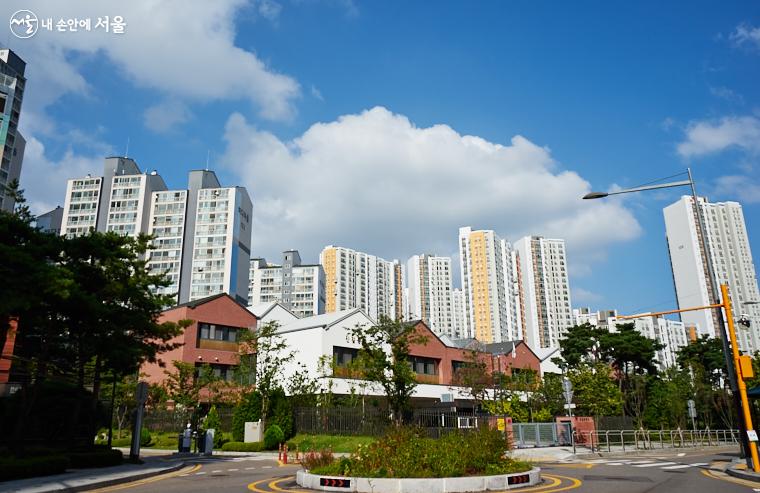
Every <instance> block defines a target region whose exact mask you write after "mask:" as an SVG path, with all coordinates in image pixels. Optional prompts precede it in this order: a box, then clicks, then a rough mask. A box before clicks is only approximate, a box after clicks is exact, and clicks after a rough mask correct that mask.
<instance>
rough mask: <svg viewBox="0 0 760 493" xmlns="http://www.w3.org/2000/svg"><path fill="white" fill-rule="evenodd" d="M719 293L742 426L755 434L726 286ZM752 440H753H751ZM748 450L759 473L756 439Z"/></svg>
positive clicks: (722, 285) (723, 285) (754, 467)
mask: <svg viewBox="0 0 760 493" xmlns="http://www.w3.org/2000/svg"><path fill="white" fill-rule="evenodd" d="M720 293H721V295H722V297H723V309H724V310H725V311H726V322H727V325H728V336H729V338H730V339H731V352H732V353H733V357H734V368H736V380H737V383H738V384H739V396H740V397H741V400H742V410H743V411H744V424H745V426H746V428H747V434H748V435H749V433H750V432H752V433H755V429H754V428H753V427H752V414H751V413H750V410H749V400H748V399H747V384H746V383H744V378H743V376H742V368H741V364H740V362H739V346H738V345H737V344H736V330H735V329H734V316H733V313H732V311H731V300H730V299H729V297H728V284H721V285H720ZM752 438H754V440H753V439H752ZM749 450H750V453H751V454H752V468H753V469H754V470H755V472H760V462H759V461H758V458H757V437H756V436H755V437H751V438H750V440H749Z"/></svg>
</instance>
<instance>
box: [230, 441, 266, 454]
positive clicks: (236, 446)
mask: <svg viewBox="0 0 760 493" xmlns="http://www.w3.org/2000/svg"><path fill="white" fill-rule="evenodd" d="M222 450H224V451H226V452H261V451H262V450H264V442H248V443H245V442H227V443H225V444H224V445H222Z"/></svg>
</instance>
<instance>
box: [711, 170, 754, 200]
mask: <svg viewBox="0 0 760 493" xmlns="http://www.w3.org/2000/svg"><path fill="white" fill-rule="evenodd" d="M715 194H716V195H718V196H724V197H729V198H730V200H738V201H739V202H741V203H742V204H758V203H760V182H758V181H757V179H755V178H752V177H750V176H746V175H727V176H721V177H719V178H718V179H717V181H716V186H715Z"/></svg>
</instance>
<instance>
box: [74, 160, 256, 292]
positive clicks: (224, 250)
mask: <svg viewBox="0 0 760 493" xmlns="http://www.w3.org/2000/svg"><path fill="white" fill-rule="evenodd" d="M188 183H189V184H188V188H187V189H185V190H167V187H166V184H165V183H164V181H163V179H162V178H161V176H159V175H158V174H157V173H156V172H155V171H153V172H150V173H142V172H141V171H140V169H139V167H138V166H137V163H135V161H134V160H132V159H130V158H127V157H110V158H106V160H105V165H104V170H103V176H98V177H93V176H89V175H88V176H86V177H84V178H76V179H71V180H69V181H68V184H67V188H66V199H65V203H64V207H63V214H62V216H63V217H62V221H61V234H62V235H66V236H69V237H73V236H79V235H82V234H86V233H87V232H88V231H89V230H91V229H94V230H96V231H101V232H105V231H112V232H116V233H118V234H121V235H129V236H137V235H138V234H140V233H146V234H149V235H152V236H154V240H153V246H154V249H153V250H151V251H150V252H149V253H148V268H149V269H151V270H154V271H161V272H165V273H166V275H167V277H168V278H169V280H170V282H171V284H170V285H169V286H167V287H164V288H159V291H160V292H161V293H162V294H174V295H176V300H177V302H178V303H185V302H187V301H193V300H197V299H200V298H204V297H206V296H211V295H214V294H218V293H228V294H229V295H230V296H232V297H233V298H235V299H236V300H238V301H239V302H240V303H243V304H245V303H246V301H247V298H248V269H249V258H250V252H251V215H252V204H251V199H250V198H249V197H248V192H247V191H246V190H245V188H243V187H222V186H221V185H220V184H219V180H218V179H217V177H216V175H215V174H214V172H213V171H204V170H199V171H191V172H190V175H189V179H188Z"/></svg>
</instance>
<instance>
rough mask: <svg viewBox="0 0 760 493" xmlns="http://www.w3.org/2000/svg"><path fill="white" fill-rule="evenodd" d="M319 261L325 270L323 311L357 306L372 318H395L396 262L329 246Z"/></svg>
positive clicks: (323, 251)
mask: <svg viewBox="0 0 760 493" xmlns="http://www.w3.org/2000/svg"><path fill="white" fill-rule="evenodd" d="M319 263H320V264H321V265H322V267H323V268H324V271H325V311H326V312H327V313H331V312H336V311H341V310H348V309H351V308H361V309H362V310H364V311H365V313H366V314H367V315H369V316H370V318H372V319H373V320H379V318H380V317H381V316H385V317H388V318H391V319H395V318H396V315H397V313H398V312H397V310H396V303H397V298H398V297H397V294H396V285H397V284H398V282H397V280H396V279H395V277H396V271H397V269H396V267H395V265H396V262H390V261H388V260H383V259H382V258H380V257H376V256H374V255H369V254H367V253H363V252H357V251H355V250H351V249H350V248H344V247H338V246H333V245H329V246H326V247H325V248H324V249H323V250H322V253H320V254H319Z"/></svg>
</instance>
